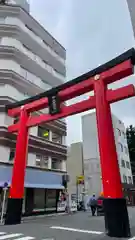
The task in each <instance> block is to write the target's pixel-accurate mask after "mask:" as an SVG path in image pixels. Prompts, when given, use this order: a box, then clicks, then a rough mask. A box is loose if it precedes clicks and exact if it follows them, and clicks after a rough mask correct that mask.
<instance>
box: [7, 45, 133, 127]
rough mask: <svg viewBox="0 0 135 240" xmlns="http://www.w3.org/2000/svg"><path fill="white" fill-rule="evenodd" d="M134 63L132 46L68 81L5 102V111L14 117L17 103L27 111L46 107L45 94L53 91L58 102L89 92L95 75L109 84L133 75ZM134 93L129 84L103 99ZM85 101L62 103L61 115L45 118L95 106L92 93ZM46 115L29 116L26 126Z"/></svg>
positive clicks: (95, 77) (16, 113)
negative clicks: (13, 100)
mask: <svg viewBox="0 0 135 240" xmlns="http://www.w3.org/2000/svg"><path fill="white" fill-rule="evenodd" d="M134 65H135V50H134V48H132V49H130V50H128V51H126V52H125V53H123V54H122V55H120V56H118V57H116V58H114V59H113V60H111V61H109V62H107V63H105V64H103V65H101V66H99V67H98V68H96V69H94V70H92V71H90V72H87V73H85V74H83V75H81V76H79V77H77V78H75V79H73V80H71V81H69V82H66V83H64V84H62V85H60V86H57V87H55V88H52V89H50V90H48V91H46V92H43V93H41V94H39V95H36V96H34V97H31V98H28V99H25V100H23V101H19V102H16V103H13V104H10V105H7V106H6V110H8V114H9V115H10V116H12V117H15V116H17V115H19V114H20V111H21V106H23V107H24V108H25V110H27V111H28V112H34V111H38V110H40V109H43V108H46V107H48V97H49V96H53V95H56V94H58V96H59V98H60V102H61V103H62V102H64V101H67V100H69V99H72V98H74V97H77V96H80V95H82V94H84V93H87V92H89V91H92V90H93V89H94V82H95V80H98V78H99V76H100V78H102V79H104V82H105V84H106V85H107V84H109V83H112V82H114V81H117V80H120V79H122V78H124V77H127V76H129V75H131V74H133V72H134ZM134 92H135V91H134V87H133V85H129V86H127V87H124V88H120V89H117V90H111V91H110V90H108V91H107V98H108V101H109V102H110V103H112V102H115V101H118V100H121V99H124V98H126V97H130V96H133V95H134ZM87 101H88V100H85V101H82V102H81V103H77V104H74V105H71V106H66V107H65V108H64V107H63V109H62V114H61V115H57V114H56V116H52V118H49V121H51V120H55V119H58V118H63V117H66V116H69V115H73V114H75V113H79V112H82V111H86V110H88V109H92V108H94V107H95V100H94V96H93V97H91V101H88V102H87ZM81 104H82V105H81ZM84 106H85V107H84ZM73 108H74V109H75V111H73ZM47 117H50V116H47V115H45V114H44V115H42V116H40V120H39V116H38V117H31V119H30V120H29V123H28V125H27V126H29V127H30V126H34V125H35V123H36V124H39V123H41V121H47ZM34 118H35V119H34ZM36 118H37V119H36ZM41 118H42V120H41ZM33 119H34V120H33ZM13 126H14V130H17V126H16V127H15V124H14V125H12V127H13Z"/></svg>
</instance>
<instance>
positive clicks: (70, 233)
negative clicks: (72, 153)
mask: <svg viewBox="0 0 135 240" xmlns="http://www.w3.org/2000/svg"><path fill="white" fill-rule="evenodd" d="M129 216H130V223H131V229H132V238H131V239H132V240H134V239H135V208H130V209H129ZM2 239H13V240H14V239H18V240H19V239H20V240H31V239H37V240H88V239H92V240H93V239H95V240H98V239H102V240H108V239H113V238H109V237H107V236H105V230H104V218H103V217H97V216H95V217H92V216H91V213H90V212H87V213H85V212H79V213H75V214H72V215H61V216H50V217H49V216H46V217H42V218H37V219H35V220H26V221H24V222H23V223H22V224H20V225H14V226H0V240H2ZM115 239H116V238H115Z"/></svg>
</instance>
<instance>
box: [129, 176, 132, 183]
mask: <svg viewBox="0 0 135 240" xmlns="http://www.w3.org/2000/svg"><path fill="white" fill-rule="evenodd" d="M128 183H129V184H132V178H131V177H130V176H128Z"/></svg>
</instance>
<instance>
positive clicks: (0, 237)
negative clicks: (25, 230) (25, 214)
mask: <svg viewBox="0 0 135 240" xmlns="http://www.w3.org/2000/svg"><path fill="white" fill-rule="evenodd" d="M22 235H23V234H22V233H14V234H6V235H4V236H0V239H2V240H4V239H10V238H14V237H19V236H22Z"/></svg>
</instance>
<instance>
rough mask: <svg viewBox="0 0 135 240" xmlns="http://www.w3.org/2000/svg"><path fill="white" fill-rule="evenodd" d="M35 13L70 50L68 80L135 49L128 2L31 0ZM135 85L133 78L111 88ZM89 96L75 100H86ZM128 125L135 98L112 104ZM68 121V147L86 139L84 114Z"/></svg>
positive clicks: (134, 119)
mask: <svg viewBox="0 0 135 240" xmlns="http://www.w3.org/2000/svg"><path fill="white" fill-rule="evenodd" d="M29 2H30V4H31V14H32V15H33V16H34V17H35V18H36V19H37V20H38V21H39V22H40V24H42V25H43V26H44V27H45V28H46V29H47V30H48V31H49V32H50V33H51V34H52V35H53V36H54V37H55V38H56V39H57V40H58V41H59V42H60V43H61V44H62V45H63V46H64V47H65V48H66V51H67V61H66V67H67V78H66V81H69V80H71V79H72V78H74V77H77V76H79V75H80V74H82V73H85V72H87V71H89V70H91V69H93V68H96V67H97V66H99V65H100V64H103V63H105V62H107V61H109V60H111V59H112V58H114V57H116V56H117V55H119V54H121V53H123V52H124V51H126V50H128V49H130V48H131V47H134V46H135V41H134V37H133V30H132V24H131V20H130V15H129V11H128V7H127V3H126V0H85V1H84V0H29ZM129 83H135V77H134V76H132V77H129V78H127V79H124V81H123V80H121V81H119V82H118V83H115V84H113V85H112V86H111V87H112V88H116V87H117V86H119V87H120V86H124V85H127V84H129ZM84 98H86V96H81V97H79V98H78V99H74V100H72V101H71V103H73V102H77V101H80V100H83V99H84ZM111 108H112V112H113V113H114V114H115V115H116V116H117V117H118V118H120V119H121V120H122V121H124V123H125V125H126V126H128V125H130V124H135V98H130V99H128V100H124V101H120V102H118V103H115V104H112V106H111ZM84 114H86V113H82V114H79V115H75V116H72V117H68V118H67V124H68V136H67V144H71V143H73V142H78V141H81V140H82V132H81V115H84Z"/></svg>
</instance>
